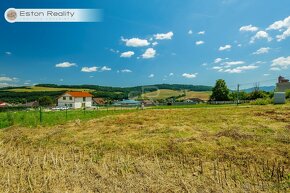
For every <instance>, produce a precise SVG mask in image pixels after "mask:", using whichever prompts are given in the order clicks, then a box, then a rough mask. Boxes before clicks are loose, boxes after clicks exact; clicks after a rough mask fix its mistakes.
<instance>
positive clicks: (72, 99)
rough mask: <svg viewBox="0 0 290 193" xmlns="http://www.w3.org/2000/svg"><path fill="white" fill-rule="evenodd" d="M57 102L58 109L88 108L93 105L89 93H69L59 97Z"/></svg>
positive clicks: (91, 96)
mask: <svg viewBox="0 0 290 193" xmlns="http://www.w3.org/2000/svg"><path fill="white" fill-rule="evenodd" d="M57 102H58V106H59V107H70V108H72V109H79V108H90V107H92V104H93V95H91V94H90V93H89V92H81V91H78V92H76V91H69V92H66V93H64V94H63V95H61V96H60V97H59V98H58V100H57Z"/></svg>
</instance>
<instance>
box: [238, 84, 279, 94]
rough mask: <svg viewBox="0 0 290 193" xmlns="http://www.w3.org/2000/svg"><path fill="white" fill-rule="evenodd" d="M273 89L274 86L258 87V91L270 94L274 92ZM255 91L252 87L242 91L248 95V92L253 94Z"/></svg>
mask: <svg viewBox="0 0 290 193" xmlns="http://www.w3.org/2000/svg"><path fill="white" fill-rule="evenodd" d="M275 88H276V87H275V86H262V87H259V90H262V91H266V92H272V91H274V90H275ZM255 89H256V88H255V87H253V88H248V89H244V90H243V91H244V92H247V93H250V92H253V91H254V90H255Z"/></svg>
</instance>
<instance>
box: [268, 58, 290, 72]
mask: <svg viewBox="0 0 290 193" xmlns="http://www.w3.org/2000/svg"><path fill="white" fill-rule="evenodd" d="M271 67H272V70H280V69H288V67H290V56H288V57H279V58H276V59H274V60H272V64H271Z"/></svg>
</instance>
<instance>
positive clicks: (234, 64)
mask: <svg viewBox="0 0 290 193" xmlns="http://www.w3.org/2000/svg"><path fill="white" fill-rule="evenodd" d="M242 64H245V62H244V61H232V62H224V63H222V65H223V66H225V67H226V68H229V67H231V66H237V65H242Z"/></svg>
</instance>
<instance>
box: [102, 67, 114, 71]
mask: <svg viewBox="0 0 290 193" xmlns="http://www.w3.org/2000/svg"><path fill="white" fill-rule="evenodd" d="M111 70H112V68H110V67H108V66H103V67H102V68H101V71H111Z"/></svg>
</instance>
